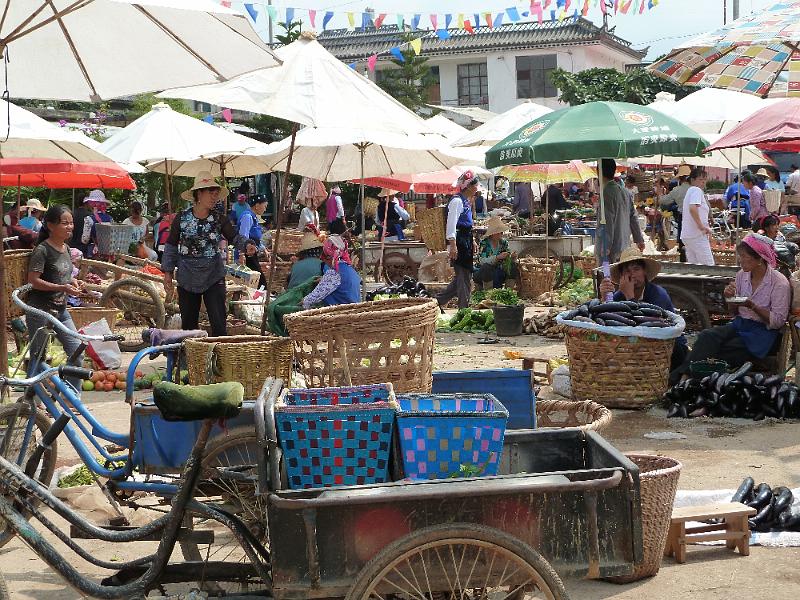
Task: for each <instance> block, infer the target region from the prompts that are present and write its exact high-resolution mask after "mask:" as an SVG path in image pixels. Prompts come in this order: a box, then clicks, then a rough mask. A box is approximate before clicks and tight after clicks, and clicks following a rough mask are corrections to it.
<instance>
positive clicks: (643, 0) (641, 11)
mask: <svg viewBox="0 0 800 600" xmlns="http://www.w3.org/2000/svg"><path fill="white" fill-rule="evenodd" d="M644 5H645V0H642V5H641V6H640V7H639V14H642V13H643V12H644Z"/></svg>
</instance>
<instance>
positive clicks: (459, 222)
mask: <svg viewBox="0 0 800 600" xmlns="http://www.w3.org/2000/svg"><path fill="white" fill-rule="evenodd" d="M456 185H457V187H458V188H459V190H461V191H460V192H459V193H458V194H456V195H454V196H453V197H452V198H451V200H450V202H449V204H448V205H447V228H446V239H447V251H448V253H449V254H450V262H451V264H452V265H453V267H454V269H455V272H456V274H455V278H454V279H453V281H451V282H450V284H449V285H448V286H447V287H446V288H445V289H444V290H443V291H442V293H440V294H439V295H438V296H436V300H437V302H439V306H440V307H441V308H444V306H445V305H446V304H447V303H448V302H450V300H452V299H453V298H455V297H456V296H458V307H459V308H467V307H468V306H469V295H470V292H471V291H472V268H473V258H474V256H475V240H474V239H473V238H472V197H473V196H474V195H475V192H476V191H477V189H478V178H477V177H475V175H474V174H473V173H472V171H469V170H467V171H464V172H463V173H462V174H461V176H460V177H459V178H458V181H457V182H456Z"/></svg>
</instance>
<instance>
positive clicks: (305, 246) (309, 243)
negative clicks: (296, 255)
mask: <svg viewBox="0 0 800 600" xmlns="http://www.w3.org/2000/svg"><path fill="white" fill-rule="evenodd" d="M314 248H322V242H320V241H319V238H318V237H317V236H316V235H314V234H313V233H311V232H310V231H309V232H307V233H304V234H303V239H302V241H301V242H300V252H302V251H304V250H313V249H314Z"/></svg>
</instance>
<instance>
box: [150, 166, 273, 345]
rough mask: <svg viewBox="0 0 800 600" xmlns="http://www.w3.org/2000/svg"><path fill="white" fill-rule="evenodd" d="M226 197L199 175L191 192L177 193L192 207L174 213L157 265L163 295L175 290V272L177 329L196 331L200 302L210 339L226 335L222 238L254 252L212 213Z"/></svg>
mask: <svg viewBox="0 0 800 600" xmlns="http://www.w3.org/2000/svg"><path fill="white" fill-rule="evenodd" d="M227 195H228V189H227V188H224V187H222V186H220V184H219V183H217V181H216V180H215V179H214V178H213V177H212V175H211V173H209V172H208V171H201V172H200V173H199V174H198V175H197V177H196V178H195V180H194V185H193V186H192V187H191V189H189V190H187V191H185V192H183V194H181V198H183V199H184V200H188V201H190V202H192V206H190V207H189V208H187V209H186V210H184V211H182V212H180V213H178V214H177V215H176V216H175V219H174V220H173V221H172V226H171V227H170V230H169V237H168V238H167V242H166V245H165V247H164V257H163V260H162V262H161V268H162V270H163V271H164V289H165V290H166V291H167V295H168V296H171V295H172V293H173V291H174V287H173V272H174V271H175V269H176V268H177V271H178V273H177V278H178V306H179V307H180V312H181V326H182V328H183V329H185V330H191V329H197V325H198V321H199V320H200V302H201V301H202V302H203V303H204V304H205V306H206V311H207V312H208V320H209V321H210V323H211V334H212V335H214V336H221V335H226V333H227V329H226V325H225V313H226V308H227V303H226V301H225V259H224V256H223V252H222V250H221V249H220V242H221V241H222V238H225V239H226V240H228V242H230V243H231V244H232V245H233V246H235V247H236V249H237V250H239V251H240V252H244V253H245V254H246V255H247V256H250V255H253V254H255V253H256V251H257V250H258V247H257V246H256V245H255V244H254V243H253V241H252V240H250V239H248V238H247V237H245V236H243V235H239V234H238V233H237V232H236V228H235V227H234V225H233V223H231V221H230V220H229V219H227V218H225V216H224V215H222V214H220V213H218V212H216V211H215V210H214V207H215V206H216V205H217V203H218V202H219V201H220V200H224V199H225V197H226V196H227Z"/></svg>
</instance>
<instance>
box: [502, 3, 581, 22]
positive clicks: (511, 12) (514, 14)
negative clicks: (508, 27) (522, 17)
mask: <svg viewBox="0 0 800 600" xmlns="http://www.w3.org/2000/svg"><path fill="white" fill-rule="evenodd" d="M586 1H587V2H588V1H589V0H586ZM506 14H507V15H508V18H509V19H510V20H511V21H513V22H514V23H516V22H517V21H519V11H518V10H517V8H516V7H515V6H509V7H508V8H507V9H506Z"/></svg>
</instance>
